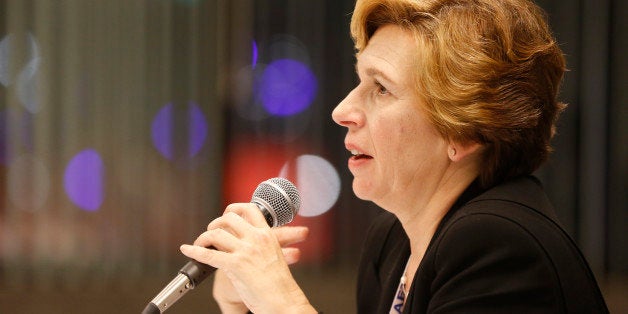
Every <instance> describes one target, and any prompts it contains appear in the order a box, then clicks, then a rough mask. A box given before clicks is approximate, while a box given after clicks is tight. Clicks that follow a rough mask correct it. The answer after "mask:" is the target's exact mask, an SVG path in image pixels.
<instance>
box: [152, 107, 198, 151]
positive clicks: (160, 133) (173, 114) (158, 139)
mask: <svg viewBox="0 0 628 314" xmlns="http://www.w3.org/2000/svg"><path fill="white" fill-rule="evenodd" d="M178 116H179V115H178V114H177V110H176V107H175V106H174V105H173V104H172V103H169V104H167V105H165V106H164V107H162V108H161V109H160V110H159V112H158V113H157V115H155V118H154V119H153V122H152V125H151V138H152V141H153V145H154V146H155V148H156V149H157V150H158V151H159V152H160V153H161V155H163V156H164V157H166V158H167V159H169V160H172V161H174V160H180V159H184V160H187V159H190V158H192V157H194V156H195V155H196V154H197V153H198V152H199V151H200V150H201V149H202V148H203V145H204V144H205V141H206V139H207V135H208V123H207V119H206V118H205V114H204V113H203V111H202V110H201V108H200V107H199V106H198V105H197V104H196V103H195V102H192V101H191V102H189V103H188V107H187V108H186V112H184V114H182V115H181V116H184V117H185V121H181V124H186V125H184V126H179V125H178V123H177V122H178V121H179V119H177V117H178ZM181 129H183V130H186V133H187V134H185V137H184V138H187V139H188V141H187V143H177V142H175V141H174V138H175V137H176V134H175V132H176V130H181Z"/></svg>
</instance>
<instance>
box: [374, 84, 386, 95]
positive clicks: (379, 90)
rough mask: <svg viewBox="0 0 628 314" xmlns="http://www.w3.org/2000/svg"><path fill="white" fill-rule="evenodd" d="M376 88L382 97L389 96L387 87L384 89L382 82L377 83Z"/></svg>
mask: <svg viewBox="0 0 628 314" xmlns="http://www.w3.org/2000/svg"><path fill="white" fill-rule="evenodd" d="M375 86H377V93H378V94H380V95H387V94H388V89H386V87H384V85H382V84H381V83H380V82H377V81H375Z"/></svg>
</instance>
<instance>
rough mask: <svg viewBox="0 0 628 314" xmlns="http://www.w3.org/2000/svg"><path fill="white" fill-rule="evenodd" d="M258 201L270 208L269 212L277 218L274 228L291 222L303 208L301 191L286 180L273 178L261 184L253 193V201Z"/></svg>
mask: <svg viewBox="0 0 628 314" xmlns="http://www.w3.org/2000/svg"><path fill="white" fill-rule="evenodd" d="M256 199H261V200H263V201H264V202H265V203H267V204H268V205H269V206H270V208H267V210H268V211H270V212H271V214H272V216H273V217H274V218H276V220H275V221H274V224H273V227H276V226H283V225H285V224H287V223H289V222H291V221H292V219H294V216H296V214H297V212H298V211H299V207H300V206H301V197H300V196H299V191H298V190H297V188H296V187H295V186H294V184H292V182H290V181H288V180H286V179H284V178H272V179H268V180H266V181H264V182H262V183H260V184H259V185H258V186H257V188H256V189H255V192H253V198H252V201H255V200H256Z"/></svg>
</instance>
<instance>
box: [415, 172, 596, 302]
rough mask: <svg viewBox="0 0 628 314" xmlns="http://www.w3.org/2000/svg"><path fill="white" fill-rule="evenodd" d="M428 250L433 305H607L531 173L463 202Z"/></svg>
mask: <svg viewBox="0 0 628 314" xmlns="http://www.w3.org/2000/svg"><path fill="white" fill-rule="evenodd" d="M428 251H429V254H426V258H425V262H426V265H425V267H426V269H428V270H429V273H430V274H431V275H430V276H428V277H431V278H432V280H431V291H432V293H433V295H432V300H431V301H430V307H432V309H441V310H442V309H446V308H452V307H454V308H455V307H456V306H463V307H464V308H466V309H470V311H469V312H474V310H477V311H479V312H482V311H483V310H484V309H486V308H489V307H490V308H495V309H501V310H503V311H511V310H520V311H531V310H532V311H536V310H538V311H539V312H543V311H548V312H561V311H565V309H567V310H568V311H570V310H573V309H577V308H578V307H581V309H590V308H591V307H593V308H604V305H603V301H601V302H600V300H601V296H600V295H599V289H597V286H596V283H595V279H594V278H593V277H592V274H591V272H590V270H589V269H588V265H587V263H586V261H585V260H584V258H583V257H582V256H581V253H580V252H579V250H578V249H577V247H576V245H575V244H574V243H573V241H572V240H571V238H570V237H569V236H568V235H567V234H566V232H564V230H563V229H562V228H561V227H560V225H559V224H558V222H557V220H556V219H555V218H554V214H553V209H552V207H551V205H550V203H549V201H548V200H547V199H546V196H545V194H544V193H543V191H542V188H541V187H540V185H538V184H537V183H536V182H533V181H530V180H528V179H524V180H521V181H520V182H511V183H508V184H506V185H504V186H499V187H496V188H495V189H491V190H489V191H487V192H485V193H483V194H482V195H479V196H478V197H476V198H474V199H473V200H471V201H469V202H467V203H466V204H464V205H463V206H461V207H460V208H458V209H457V210H456V211H455V212H453V213H452V214H451V215H449V216H448V217H447V218H446V219H444V221H443V222H442V223H441V226H440V228H439V231H438V232H437V234H436V235H435V237H434V239H433V242H432V244H431V247H430V249H428ZM596 290H598V291H596ZM585 291H586V293H585ZM578 295H581V296H580V297H579V296H578ZM586 298H589V299H587V300H586V301H584V299H586ZM461 300H465V302H464V304H463V303H461V302H462V301H461ZM598 306H600V307H598ZM471 309H474V310H471ZM593 312H595V311H593Z"/></svg>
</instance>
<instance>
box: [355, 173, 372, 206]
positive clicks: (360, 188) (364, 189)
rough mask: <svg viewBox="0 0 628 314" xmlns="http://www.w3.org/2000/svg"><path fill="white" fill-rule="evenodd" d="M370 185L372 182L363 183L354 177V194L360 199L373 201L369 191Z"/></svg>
mask: <svg viewBox="0 0 628 314" xmlns="http://www.w3.org/2000/svg"><path fill="white" fill-rule="evenodd" d="M369 187H370V184H363V183H361V182H359V181H358V180H356V179H355V178H354V179H353V185H352V188H353V194H355V196H357V197H358V198H359V199H361V200H363V201H371V200H372V199H371V193H369V190H370V189H369Z"/></svg>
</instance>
